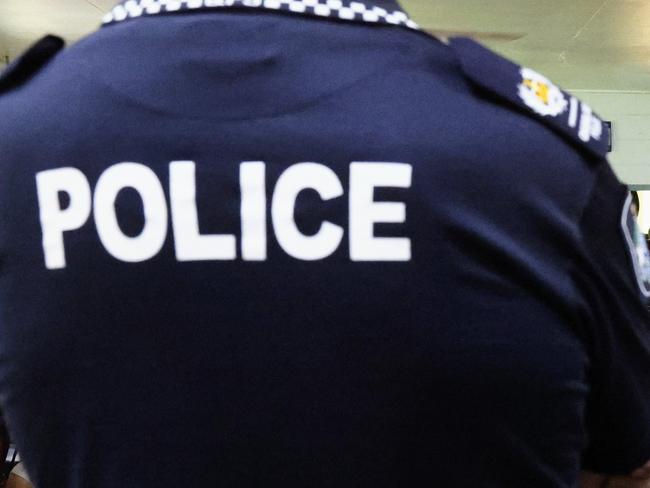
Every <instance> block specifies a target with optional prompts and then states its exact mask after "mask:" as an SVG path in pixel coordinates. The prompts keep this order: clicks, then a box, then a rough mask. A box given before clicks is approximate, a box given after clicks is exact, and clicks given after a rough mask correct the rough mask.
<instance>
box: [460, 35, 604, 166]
mask: <svg viewBox="0 0 650 488" xmlns="http://www.w3.org/2000/svg"><path fill="white" fill-rule="evenodd" d="M449 45H450V46H451V48H452V49H453V51H454V53H455V55H456V57H457V58H458V61H459V62H460V65H461V68H462V70H463V72H464V74H465V76H467V78H469V80H470V81H471V82H472V83H473V84H474V85H476V86H477V87H478V88H480V89H482V90H486V91H488V92H489V93H491V94H492V95H494V96H496V97H498V98H499V99H501V100H503V101H504V102H507V103H509V104H510V105H512V106H514V107H516V108H518V109H520V110H521V111H523V112H525V113H527V114H529V115H530V116H532V117H535V118H537V119H538V120H540V121H541V122H542V123H544V124H545V125H547V126H548V127H550V128H551V129H553V130H554V131H555V132H557V133H559V134H560V135H562V136H563V137H565V138H567V139H569V140H571V141H572V142H574V143H575V144H577V145H579V146H580V147H582V148H584V149H586V150H588V151H589V152H591V153H592V154H594V155H596V156H597V157H599V158H604V157H605V156H606V155H607V152H608V149H609V137H610V134H609V128H608V127H607V126H606V125H605V124H603V122H602V120H601V119H600V118H599V117H598V116H597V115H596V114H595V113H594V111H593V110H592V109H591V107H589V105H587V104H586V103H584V102H581V101H580V100H578V99H577V98H576V97H574V96H572V95H571V94H569V93H567V92H565V91H563V90H561V89H560V88H559V87H558V86H557V85H555V84H553V83H552V82H551V81H550V80H549V79H548V78H546V77H545V76H543V75H541V74H539V73H537V72H536V71H534V70H532V69H530V68H524V67H521V66H519V65H517V64H515V63H513V62H511V61H509V60H507V59H505V58H503V57H501V56H499V55H498V54H496V53H494V52H492V51H490V50H489V49H487V48H486V47H483V46H482V45H480V44H478V43H477V42H475V41H473V40H471V39H468V38H463V37H458V38H453V39H451V40H450V42H449Z"/></svg>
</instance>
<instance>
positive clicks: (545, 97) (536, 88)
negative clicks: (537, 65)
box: [519, 68, 568, 117]
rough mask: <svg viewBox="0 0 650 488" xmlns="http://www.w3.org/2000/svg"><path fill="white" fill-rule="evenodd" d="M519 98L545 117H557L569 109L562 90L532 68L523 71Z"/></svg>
mask: <svg viewBox="0 0 650 488" xmlns="http://www.w3.org/2000/svg"><path fill="white" fill-rule="evenodd" d="M521 77H522V81H521V83H520V84H519V96H520V97H521V99H522V100H523V101H524V103H525V104H526V105H527V106H528V107H530V108H531V109H533V110H534V111H535V112H537V113H538V114H540V115H543V116H545V117H557V116H558V115H560V114H561V113H563V112H564V111H566V109H567V107H568V102H567V99H566V97H565V96H564V93H562V90H560V89H559V88H558V87H557V86H556V85H554V84H553V83H552V82H551V81H550V80H549V79H548V78H546V77H545V76H543V75H541V74H539V73H538V72H537V71H535V70H532V69H530V68H522V69H521Z"/></svg>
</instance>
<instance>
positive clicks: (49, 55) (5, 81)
mask: <svg viewBox="0 0 650 488" xmlns="http://www.w3.org/2000/svg"><path fill="white" fill-rule="evenodd" d="M64 46H65V41H64V40H63V39H61V38H60V37H57V36H52V35H48V36H45V37H43V38H42V39H40V40H39V41H37V42H36V43H35V44H33V45H32V46H31V47H30V48H29V49H27V51H25V52H24V53H23V54H22V55H21V56H20V57H18V58H17V59H16V60H14V61H13V62H12V63H10V64H9V66H7V67H6V68H5V69H4V71H2V72H1V73H0V96H2V95H4V94H5V93H8V92H10V91H12V90H14V89H16V88H18V87H19V86H21V85H23V84H25V83H27V82H28V81H29V80H30V79H31V78H32V77H33V76H34V75H36V73H38V72H39V71H40V70H41V69H42V68H43V67H44V66H45V65H47V64H48V63H49V62H50V61H51V60H52V59H53V58H54V57H55V56H56V55H57V54H58V53H59V52H60V51H61V50H62V49H63V48H64Z"/></svg>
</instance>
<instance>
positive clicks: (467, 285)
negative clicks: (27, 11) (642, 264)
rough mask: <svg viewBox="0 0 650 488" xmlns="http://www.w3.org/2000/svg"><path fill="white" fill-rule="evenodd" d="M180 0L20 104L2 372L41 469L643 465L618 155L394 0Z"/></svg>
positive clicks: (12, 416)
mask: <svg viewBox="0 0 650 488" xmlns="http://www.w3.org/2000/svg"><path fill="white" fill-rule="evenodd" d="M127 3H129V4H132V3H134V2H127ZM191 3H192V2H187V4H185V3H183V7H186V8H184V9H183V11H181V12H177V13H174V12H170V13H161V14H160V15H151V16H149V15H144V16H142V18H137V19H134V18H128V19H126V20H124V21H122V19H121V17H122V13H123V11H120V10H118V11H117V15H116V12H114V15H113V17H112V19H108V20H113V21H116V22H113V23H112V24H111V25H108V26H106V27H104V28H103V29H102V30H100V31H99V32H98V33H96V34H94V35H92V36H91V37H89V38H88V39H86V40H84V41H82V42H80V43H79V44H77V45H76V46H73V47H72V48H70V49H68V50H67V51H65V52H63V53H61V54H59V55H58V56H57V57H56V58H55V59H54V60H52V61H51V62H50V63H49V64H48V65H47V66H46V67H45V68H43V69H42V70H41V71H40V72H39V73H36V74H35V75H34V77H33V78H32V79H31V80H30V81H29V82H28V83H26V84H25V85H24V86H21V87H18V88H16V89H14V90H12V91H11V92H9V93H7V94H5V95H4V96H3V97H2V98H0V111H1V112H2V113H3V118H2V120H0V133H3V134H5V136H3V139H2V140H0V152H1V154H2V167H1V169H0V209H1V212H2V214H1V219H2V220H1V222H2V232H1V235H0V251H1V254H2V276H1V281H0V299H1V302H2V322H3V330H4V333H3V341H2V344H1V347H2V349H1V352H2V363H0V365H1V368H0V377H1V380H2V383H1V392H2V401H3V407H4V408H5V409H6V410H7V413H8V419H9V422H10V425H11V426H12V427H13V429H14V435H15V437H16V440H17V442H18V444H19V447H20V449H21V451H22V452H23V456H24V458H25V461H26V463H27V468H28V470H29V472H30V474H31V475H32V476H33V478H35V483H36V485H37V486H39V487H42V488H43V487H45V488H47V487H50V486H51V487H59V486H61V487H62V486H66V487H73V486H78V487H92V488H104V487H115V486H130V487H145V488H146V487H154V486H161V485H163V484H165V485H170V486H261V485H264V486H296V487H298V486H339V487H343V486H364V487H367V486H415V485H416V484H418V485H420V484H426V485H428V486H526V487H533V486H535V487H537V486H539V487H560V486H562V487H569V486H573V485H574V484H575V480H576V479H577V476H578V471H579V469H580V466H581V465H582V464H584V463H585V462H589V463H591V466H592V467H594V469H601V470H610V471H627V470H631V469H633V468H635V467H638V466H639V465H641V464H642V462H644V461H646V460H647V458H648V457H650V451H649V450H648V448H649V447H650V446H649V445H648V443H649V441H648V436H647V434H648V433H647V432H645V436H646V437H643V435H640V436H638V437H637V438H635V439H634V440H630V442H629V443H628V444H625V443H623V444H621V443H622V441H623V440H627V439H628V437H629V436H628V432H629V430H630V429H631V428H632V426H633V427H634V428H635V429H636V430H637V431H638V429H641V428H642V426H640V425H637V422H640V420H641V418H642V415H643V414H647V409H648V403H647V398H648V384H647V381H648V380H647V379H645V380H644V379H643V378H642V377H641V375H639V376H638V377H637V372H638V371H639V370H642V369H643V368H647V366H648V355H647V352H648V348H647V346H648V344H647V340H646V338H644V337H642V336H641V335H640V334H638V333H637V334H635V332H634V331H635V330H640V329H635V327H643V326H641V325H640V324H639V323H638V320H639V319H638V318H639V317H641V316H642V315H641V314H642V313H643V304H642V301H641V299H640V297H639V296H638V295H639V293H638V290H637V289H635V288H634V287H635V286H636V282H635V281H634V280H635V278H634V274H633V271H632V265H631V264H630V267H629V270H627V269H626V270H625V271H629V273H627V274H626V273H624V272H620V273H618V274H617V272H618V271H619V269H618V268H615V265H614V264H611V265H610V264H607V263H601V264H599V263H598V260H597V259H595V256H597V254H596V251H595V250H594V249H593V247H594V246H595V245H596V244H593V243H595V242H597V241H598V236H599V235H610V234H611V235H614V234H615V235H616V236H618V235H619V234H618V231H619V230H620V224H619V222H620V216H621V210H622V209H623V205H624V200H625V191H624V189H623V188H622V187H621V186H620V185H619V184H618V183H617V182H616V180H615V178H614V177H613V176H612V174H611V170H609V167H608V166H607V164H606V163H605V162H604V161H603V158H602V154H600V153H598V149H594V146H593V145H592V146H589V145H588V144H584V145H583V146H581V145H580V141H579V140H578V138H577V137H576V138H575V139H572V138H571V137H570V136H567V135H566V134H562V133H560V131H558V130H555V129H554V128H553V127H551V126H549V125H547V124H545V123H544V120H542V119H541V118H540V117H537V116H536V114H531V113H525V111H524V110H522V109H521V107H516V106H514V105H512V106H510V105H508V103H506V102H507V101H505V100H501V99H500V98H499V97H498V95H497V94H494V93H491V92H490V91H489V90H487V89H483V88H482V87H481V86H480V83H479V84H477V83H476V80H473V79H472V77H471V76H469V75H468V73H467V69H465V70H464V69H463V68H462V66H463V62H464V61H463V56H470V55H469V54H468V55H466V54H464V53H463V50H469V51H470V54H471V53H474V50H476V49H478V48H477V47H475V46H472V45H469V44H467V42H466V41H464V42H465V43H463V42H460V44H458V46H457V47H456V48H454V47H453V46H452V47H449V46H447V45H445V44H443V43H441V42H439V41H437V40H434V39H432V38H430V37H428V36H426V35H424V34H422V33H421V32H417V31H416V30H415V29H414V26H413V25H412V24H409V26H407V25H405V24H406V22H407V21H406V20H403V19H402V17H401V16H398V18H397V19H395V20H399V22H397V23H399V24H401V25H385V24H383V23H381V24H380V23H377V22H374V21H371V20H372V19H373V18H372V17H370V16H367V17H366V20H367V21H366V22H363V21H360V20H358V21H345V20H340V19H338V20H332V19H328V18H325V17H324V16H322V15H321V16H318V15H309V14H310V12H313V6H309V4H310V2H307V1H305V2H304V3H305V4H307V5H308V7H309V8H308V10H307V11H306V12H305V13H306V14H307V15H292V14H291V12H283V13H276V12H271V11H270V10H269V9H259V10H250V9H248V10H246V9H244V10H233V9H226V10H220V9H214V10H209V9H203V10H197V11H196V12H190V11H189V10H191V8H189V4H191ZM207 3H209V2H206V4H207ZM213 3H214V2H213ZM249 3H250V2H249ZM268 3H271V2H268ZM280 3H281V2H280ZM285 3H286V2H285ZM294 3H296V4H298V2H294ZM380 3H381V5H379V3H378V4H375V6H376V7H377V6H379V7H384V8H386V9H387V10H390V11H392V10H395V9H396V8H397V6H396V5H395V4H394V3H393V2H392V1H387V2H380ZM323 4H324V2H323ZM288 5H289V4H288V3H287V4H286V5H285V4H284V3H282V6H283V8H284V7H287V8H288ZM332 5H333V4H332ZM334 6H335V5H334ZM130 8H134V6H133V5H130ZM292 8H293V9H294V10H295V9H298V10H299V8H298V7H292ZM346 8H347V7H346ZM350 8H352V7H350ZM357 8H358V7H357ZM368 8H369V10H371V9H372V7H368ZM331 11H332V12H335V11H336V9H334V8H332V9H331ZM377 11H378V12H380V13H381V10H377ZM322 13H324V12H323V11H322V10H321V14H322ZM355 15H356V18H357V19H360V18H362V17H363V15H361V17H360V16H359V13H358V12H357V13H356V14H355ZM369 19H370V20H369ZM476 52H478V51H476ZM486 56H487V54H486ZM470 61H472V60H471V59H470ZM472 62H474V61H472ZM485 69H486V71H487V72H489V69H490V68H489V67H486V68H485ZM479 81H480V80H479ZM509 89H511V90H512V91H513V93H516V91H517V87H516V86H512V87H510V88H509ZM583 116H584V113H583ZM594 121H597V119H594ZM592 142H593V141H592ZM601 194H602V195H605V197H602V198H600V195H601ZM594 195H595V197H594ZM592 214H593V215H592ZM595 215H598V216H599V217H602V223H601V224H599V225H601V227H591V225H592V223H593V222H596V218H595ZM592 217H594V218H592ZM598 222H601V220H598ZM594 225H595V224H594ZM612 226H614V227H616V228H615V229H614V228H611V227H612ZM587 229H589V230H587ZM590 232H592V233H593V234H594V235H595V236H592V234H590ZM612 239H613V240H615V239H614V238H613V237H612ZM617 253H618V254H617ZM612 254H613V255H614V257H612V258H611V262H612V263H618V262H626V259H628V256H627V255H626V249H625V247H624V244H623V241H622V239H621V245H620V246H619V247H616V246H614V247H613V249H612ZM608 266H611V267H612V268H613V269H614V272H613V273H610V272H609V271H610V269H609V268H607V267H608ZM603 267H604V268H603ZM599 280H600V281H599ZM601 281H602V282H603V283H604V285H602V286H600V285H599V286H596V285H594V283H601ZM601 289H606V290H607V292H608V293H610V298H608V299H605V298H603V293H604V292H602V291H601ZM619 289H620V290H622V291H617V290H619ZM612 290H613V291H612ZM611 294H614V295H615V297H613V298H612V297H611ZM608 300H609V301H608ZM596 303H598V304H600V305H599V307H600V309H598V308H597V307H596V306H595V305H594V304H596ZM613 323H617V324H618V327H619V328H620V333H619V331H618V329H616V328H614V327H610V326H611V324H613ZM619 335H620V336H623V337H624V338H625V339H624V340H622V339H621V340H619ZM605 336H607V337H608V339H607V340H604V339H603V337H605ZM630 337H634V339H630ZM610 340H611V341H612V342H611V343H615V344H616V346H615V347H610V346H609V345H608V344H610ZM644 341H645V342H644ZM611 349H616V350H615V351H614V353H612V350H611ZM623 355H625V356H626V360H625V362H624V361H623V360H622V359H621V357H622V356H623ZM605 356H608V357H609V361H610V363H609V365H608V367H609V366H611V367H612V369H611V370H612V371H615V372H616V374H620V375H621V376H624V377H626V378H628V379H627V380H626V382H625V384H624V385H622V386H621V385H620V382H619V381H618V379H617V378H618V377H612V378H610V376H608V375H609V374H610V369H608V368H605V366H604V361H602V358H603V357H605ZM599 361H602V364H601V362H599ZM628 361H629V362H630V364H632V366H629V367H628V366H626V365H627V364H628V363H627V362H628ZM644 361H645V362H644ZM624 368H629V369H630V371H627V370H626V371H623V369H624ZM644 381H645V383H644ZM594 385H595V386H594ZM590 391H591V392H592V394H591V395H592V396H590ZM631 391H634V392H637V393H635V394H633V393H630V392H631ZM593 392H595V393H593ZM639 392H641V393H639ZM613 394H615V395H618V396H619V397H626V398H627V399H628V400H629V399H632V400H635V401H632V402H626V404H627V406H612V405H609V404H606V402H604V401H603V400H602V399H603V398H605V397H607V396H609V395H613ZM634 395H636V398H632V397H634ZM619 408H620V412H619V411H618V410H617V409H619ZM626 409H628V410H626ZM619 413H629V415H625V416H624V417H625V418H623V419H619V418H618V414H619ZM604 418H608V419H612V420H611V422H609V423H607V424H606V425H605V423H604V422H603V419H604ZM628 423H629V425H628ZM599 426H601V427H602V428H599ZM641 430H642V429H641ZM588 437H589V438H591V439H593V443H592V444H588ZM610 451H611V452H610ZM608 463H609V465H608ZM135 464H137V466H138V467H137V469H131V468H132V466H133V465H135Z"/></svg>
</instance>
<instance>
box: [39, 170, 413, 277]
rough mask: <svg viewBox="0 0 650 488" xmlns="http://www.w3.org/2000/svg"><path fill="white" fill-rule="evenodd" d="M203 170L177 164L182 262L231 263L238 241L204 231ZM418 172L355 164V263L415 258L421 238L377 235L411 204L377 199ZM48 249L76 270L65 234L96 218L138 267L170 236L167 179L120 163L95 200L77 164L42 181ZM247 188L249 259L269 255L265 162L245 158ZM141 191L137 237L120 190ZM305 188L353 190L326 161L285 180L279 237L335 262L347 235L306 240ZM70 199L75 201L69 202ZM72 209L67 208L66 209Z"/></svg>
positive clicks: (115, 249) (277, 194) (108, 245)
mask: <svg viewBox="0 0 650 488" xmlns="http://www.w3.org/2000/svg"><path fill="white" fill-rule="evenodd" d="M195 171H196V164H195V163H194V161H173V162H171V163H170V165H169V194H170V202H169V206H170V211H171V221H172V230H173V242H174V246H175V250H176V259H177V260H178V261H208V260H209V261H227V260H234V259H236V257H237V239H236V237H235V236H234V235H229V234H224V235H201V234H200V232H199V228H198V221H199V218H198V212H199V209H198V208H197V202H196V179H195ZM412 172H413V169H412V167H411V166H410V165H408V164H403V163H363V162H355V163H352V164H351V165H350V188H349V212H350V215H349V229H348V231H349V242H350V259H351V260H352V261H364V262H373V261H394V262H404V261H410V260H411V240H410V239H409V238H406V237H376V236H375V224H381V223H392V224H399V223H404V222H405V221H406V205H405V204H404V203H401V202H377V201H375V196H374V192H375V188H380V187H383V188H410V187H411V180H412ZM36 184H37V192H38V203H39V206H40V220H41V227H42V232H43V239H42V245H43V252H44V257H45V265H46V267H47V268H48V269H61V268H65V267H66V264H67V262H66V254H65V243H64V232H67V231H74V230H79V229H81V228H82V227H83V226H84V224H85V223H86V222H87V221H88V219H89V217H90V214H91V212H92V213H93V216H94V220H95V227H96V229H97V233H98V235H99V240H100V241H101V243H102V244H103V246H104V248H105V249H106V250H107V251H108V253H109V254H110V255H111V256H113V257H114V258H116V259H118V260H120V261H124V262H129V263H136V262H141V261H146V260H148V259H151V258H153V257H155V256H156V255H158V253H160V251H161V250H162V248H163V245H164V244H165V241H166V239H167V233H168V220H169V212H168V208H167V200H166V198H165V192H164V190H163V187H162V184H161V182H160V180H159V179H158V176H157V175H156V174H155V173H154V172H153V171H152V170H151V169H150V168H148V167H147V166H144V165H142V164H139V163H119V164H116V165H114V166H111V167H109V168H108V169H107V170H106V171H105V172H104V173H103V174H102V175H101V176H100V178H99V180H98V182H97V185H96V187H95V194H94V199H93V198H92V193H91V188H90V184H89V183H88V180H87V178H86V177H85V176H84V175H83V173H82V172H81V171H79V170H78V169H76V168H59V169H53V170H48V171H43V172H41V173H38V174H37V175H36ZM239 186H240V191H241V207H240V210H241V256H242V259H243V260H244V261H265V260H266V259H267V194H266V165H265V163H264V162H261V161H257V162H243V163H241V165H240V168H239ZM125 188H132V189H134V190H135V191H136V192H137V193H138V195H139V196H140V198H141V200H142V204H143V209H144V227H143V229H142V231H141V232H140V235H138V236H137V237H130V236H127V235H125V234H124V233H123V232H122V230H121V229H120V226H119V223H118V217H117V214H116V209H115V201H116V199H117V196H118V194H119V193H120V191H122V190H123V189H125ZM304 190H314V191H316V192H317V193H318V195H319V196H320V198H321V199H322V200H323V201H328V200H332V199H336V198H340V197H342V196H343V195H344V193H345V192H344V188H343V185H342V184H341V180H340V179H339V178H338V176H337V175H336V173H334V171H332V170H331V169H330V168H328V167H327V166H324V165H322V164H317V163H299V164H296V165H293V166H289V167H288V168H287V169H286V170H285V171H284V172H283V173H282V175H281V176H280V178H279V179H278V182H277V184H276V186H275V190H274V192H273V195H272V201H271V214H272V215H271V216H272V223H273V230H274V232H275V237H276V240H277V242H278V243H279V245H280V247H281V248H282V249H283V250H284V251H285V252H286V253H287V254H288V255H290V256H292V257H294V258H296V259H300V260H303V261H316V260H321V259H325V258H327V257H329V256H331V255H332V254H334V253H335V252H336V251H337V250H338V249H339V247H340V245H341V242H342V240H343V236H344V233H345V230H344V229H343V228H342V227H340V226H339V225H336V224H334V223H332V222H327V221H324V222H321V225H320V229H319V230H318V232H317V233H316V234H314V235H305V234H303V233H302V232H301V231H300V229H299V228H298V226H297V224H296V219H295V213H296V200H297V198H298V195H299V194H300V193H301V192H303V191H304ZM60 193H65V194H66V195H67V196H68V199H69V204H67V205H62V204H61V202H60V199H59V195H60ZM63 207H65V208H63Z"/></svg>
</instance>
